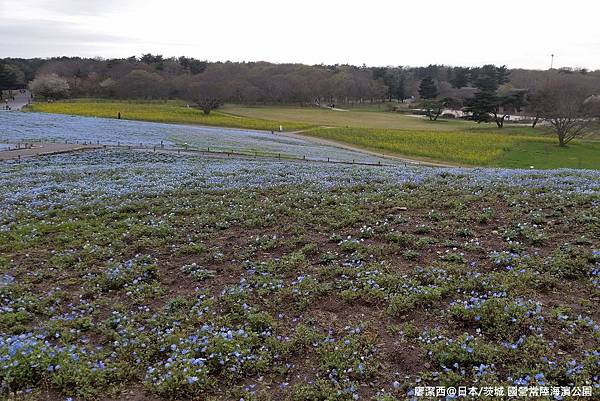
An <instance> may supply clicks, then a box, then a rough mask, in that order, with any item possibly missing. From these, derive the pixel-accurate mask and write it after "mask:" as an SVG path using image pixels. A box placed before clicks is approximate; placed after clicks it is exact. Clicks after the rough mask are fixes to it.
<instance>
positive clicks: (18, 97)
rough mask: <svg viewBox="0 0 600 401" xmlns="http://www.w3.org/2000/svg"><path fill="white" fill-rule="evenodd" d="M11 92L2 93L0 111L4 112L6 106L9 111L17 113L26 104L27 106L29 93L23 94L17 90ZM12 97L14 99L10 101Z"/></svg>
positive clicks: (26, 91) (29, 97) (29, 98)
mask: <svg viewBox="0 0 600 401" xmlns="http://www.w3.org/2000/svg"><path fill="white" fill-rule="evenodd" d="M11 92H12V95H11ZM11 92H9V91H3V92H2V101H1V102H0V103H1V104H0V109H2V110H6V106H7V105H8V107H9V108H10V110H12V111H18V110H21V109H22V108H23V107H24V106H26V105H27V104H29V101H30V100H31V92H29V91H28V90H25V91H24V93H21V92H20V91H19V90H18V89H17V90H13V91H11ZM13 97H14V98H15V99H14V100H13V99H12V98H13ZM7 101H8V102H7Z"/></svg>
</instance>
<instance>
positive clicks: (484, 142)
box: [31, 99, 600, 169]
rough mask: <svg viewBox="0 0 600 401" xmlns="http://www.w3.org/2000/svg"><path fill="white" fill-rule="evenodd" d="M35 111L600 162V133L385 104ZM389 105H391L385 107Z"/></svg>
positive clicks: (439, 155)
mask: <svg viewBox="0 0 600 401" xmlns="http://www.w3.org/2000/svg"><path fill="white" fill-rule="evenodd" d="M31 110H33V111H40V112H47V113H61V114H73V115H84V116H98V117H109V118H116V117H117V114H118V113H121V117H122V118H124V119H131V120H143V121H154V122H163V123H183V124H202V125H212V126H219V127H232V128H248V129H257V130H277V129H278V127H279V126H280V125H282V126H283V127H284V130H285V131H288V132H289V131H302V134H303V135H307V136H312V137H317V138H322V139H327V140H330V141H336V142H340V143H344V144H347V145H351V146H355V147H357V148H364V149H367V150H370V151H376V152H379V153H383V154H386V155H396V156H407V157H411V158H415V159H422V160H427V161H432V160H433V161H440V162H448V163H453V164H458V165H465V166H490V167H511V168H531V167H532V166H533V167H534V168H589V169H600V141H598V140H597V137H598V136H597V134H596V135H592V136H589V137H587V138H585V139H582V140H579V141H574V142H573V143H571V144H570V145H569V146H568V147H567V148H559V147H558V146H557V141H556V139H555V137H554V136H553V135H552V132H551V131H550V130H549V128H547V127H539V128H536V129H532V128H531V127H529V126H526V125H518V124H507V125H506V127H505V128H504V129H498V128H497V127H496V126H495V125H493V124H477V123H474V122H470V121H463V120H443V119H442V120H439V121H429V120H427V119H425V118H422V117H419V116H412V115H406V114H400V113H393V112H387V111H379V110H380V106H376V105H369V106H367V107H357V108H352V109H349V110H347V111H334V110H329V109H319V108H315V107H284V106H268V107H266V106H264V107H246V106H238V105H226V106H225V107H223V108H222V109H220V110H219V111H215V112H212V113H211V114H210V115H209V116H206V115H204V114H203V113H202V112H201V111H199V110H197V109H194V108H190V107H187V105H186V104H185V103H184V102H181V101H168V102H164V101H163V102H138V101H129V102H128V101H123V102H119V101H106V100H96V99H80V100H76V101H65V102H56V103H38V104H34V105H33V106H32V108H31ZM382 110H385V108H383V109H382Z"/></svg>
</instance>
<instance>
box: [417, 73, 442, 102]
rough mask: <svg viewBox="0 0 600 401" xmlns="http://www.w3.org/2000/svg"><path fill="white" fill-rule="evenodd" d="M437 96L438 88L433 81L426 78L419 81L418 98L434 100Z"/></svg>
mask: <svg viewBox="0 0 600 401" xmlns="http://www.w3.org/2000/svg"><path fill="white" fill-rule="evenodd" d="M437 95H438V88H437V86H436V84H435V82H433V79H431V78H429V77H427V78H423V79H422V80H421V85H419V96H421V99H435V98H436V97H437Z"/></svg>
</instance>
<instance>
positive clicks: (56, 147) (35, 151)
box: [0, 143, 103, 161]
mask: <svg viewBox="0 0 600 401" xmlns="http://www.w3.org/2000/svg"><path fill="white" fill-rule="evenodd" d="M16 146H17V145H14V144H11V150H1V149H0V161H1V160H20V159H24V158H28V157H36V156H43V155H54V154H58V153H69V152H75V151H78V150H89V149H98V148H102V147H103V146H102V145H78V144H70V143H69V144H66V143H34V144H32V145H27V146H28V147H27V148H25V147H24V146H25V144H22V145H21V149H15V147H16ZM30 146H31V147H30Z"/></svg>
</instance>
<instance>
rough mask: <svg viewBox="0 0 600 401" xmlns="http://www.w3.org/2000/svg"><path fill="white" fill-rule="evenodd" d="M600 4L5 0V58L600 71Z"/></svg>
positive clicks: (573, 0) (0, 26) (575, 0)
mask: <svg viewBox="0 0 600 401" xmlns="http://www.w3.org/2000/svg"><path fill="white" fill-rule="evenodd" d="M599 15H600V2H598V1H597V0H570V1H564V0H561V1H558V0H545V1H541V0H540V1H537V0H518V1H517V0H504V1H487V0H454V1H451V0H428V1H423V0H421V1H418V0H412V1H402V0H370V1H366V0H361V1H354V0H301V1H285V0H214V1H204V0H160V1H159V0H121V1H119V0H0V39H1V40H0V58H1V57H50V56H62V55H66V56H85V57H96V56H98V57H104V58H112V57H129V56H132V55H138V56H139V55H141V54H142V53H148V52H150V53H155V54H156V53H158V54H163V55H165V56H179V55H186V56H191V57H197V58H200V59H206V60H210V61H226V60H232V61H257V60H265V61H272V62H300V63H307V64H319V63H325V64H334V63H340V64H343V63H350V64H363V63H364V64H367V65H369V66H374V65H411V66H419V65H427V64H447V65H470V66H473V65H481V64H487V63H492V64H499V65H501V64H506V65H508V66H509V67H513V68H516V67H524V68H538V69H546V68H548V67H549V65H550V54H552V53H554V54H556V59H555V67H561V66H571V67H585V68H589V69H593V70H596V69H600V23H599V22H598V21H599V20H598V18H599Z"/></svg>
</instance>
